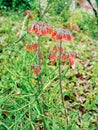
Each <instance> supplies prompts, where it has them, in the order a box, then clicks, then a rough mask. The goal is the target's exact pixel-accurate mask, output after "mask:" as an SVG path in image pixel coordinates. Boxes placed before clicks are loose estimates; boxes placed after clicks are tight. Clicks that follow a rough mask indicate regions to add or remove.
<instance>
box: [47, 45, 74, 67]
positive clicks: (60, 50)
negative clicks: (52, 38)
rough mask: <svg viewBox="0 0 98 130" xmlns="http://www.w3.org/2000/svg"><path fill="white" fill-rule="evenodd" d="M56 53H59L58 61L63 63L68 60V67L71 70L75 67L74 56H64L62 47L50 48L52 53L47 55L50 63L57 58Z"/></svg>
mask: <svg viewBox="0 0 98 130" xmlns="http://www.w3.org/2000/svg"><path fill="white" fill-rule="evenodd" d="M58 52H61V58H60V60H61V61H63V62H65V61H66V60H67V59H68V60H69V64H70V66H71V67H72V68H74V66H75V56H74V54H71V53H68V54H65V53H64V48H62V47H61V48H60V47H58V46H54V47H53V48H52V51H51V52H50V54H49V59H50V61H54V60H56V59H57V58H58Z"/></svg>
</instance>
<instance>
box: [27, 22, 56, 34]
mask: <svg viewBox="0 0 98 130" xmlns="http://www.w3.org/2000/svg"><path fill="white" fill-rule="evenodd" d="M28 32H29V33H30V34H32V33H33V32H34V34H35V35H41V36H44V35H48V34H51V33H52V32H53V30H52V28H51V26H50V25H48V24H46V23H43V22H33V23H32V24H31V27H30V29H29V30H28Z"/></svg>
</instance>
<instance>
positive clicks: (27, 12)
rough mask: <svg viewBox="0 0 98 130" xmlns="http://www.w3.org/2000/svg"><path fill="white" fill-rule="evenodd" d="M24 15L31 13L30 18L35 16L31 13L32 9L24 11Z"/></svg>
mask: <svg viewBox="0 0 98 130" xmlns="http://www.w3.org/2000/svg"><path fill="white" fill-rule="evenodd" d="M24 15H25V16H26V15H29V18H30V19H32V18H33V16H32V14H31V11H30V10H26V11H25V12H24Z"/></svg>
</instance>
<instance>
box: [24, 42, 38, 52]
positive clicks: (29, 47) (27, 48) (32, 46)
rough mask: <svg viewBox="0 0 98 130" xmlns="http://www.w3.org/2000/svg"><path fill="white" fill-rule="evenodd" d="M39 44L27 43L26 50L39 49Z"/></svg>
mask: <svg viewBox="0 0 98 130" xmlns="http://www.w3.org/2000/svg"><path fill="white" fill-rule="evenodd" d="M38 46H39V45H38V44H35V43H32V44H30V45H28V44H27V45H26V50H27V51H32V50H34V51H37V50H38Z"/></svg>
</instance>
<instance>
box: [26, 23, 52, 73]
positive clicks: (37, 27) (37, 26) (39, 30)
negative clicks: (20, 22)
mask: <svg viewBox="0 0 98 130" xmlns="http://www.w3.org/2000/svg"><path fill="white" fill-rule="evenodd" d="M28 32H29V33H30V34H32V33H33V34H34V35H36V36H37V37H38V44H35V45H34V44H32V45H30V47H29V45H27V46H26V48H31V49H34V50H37V49H38V65H39V68H40V73H41V56H42V52H41V49H40V48H41V47H40V46H41V45H40V37H41V36H45V35H48V34H51V33H52V32H53V30H52V28H51V26H50V25H48V24H46V23H43V22H41V21H40V22H35V21H34V22H32V24H31V26H30V28H29V30H28ZM34 71H35V70H34ZM40 73H37V74H40Z"/></svg>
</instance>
